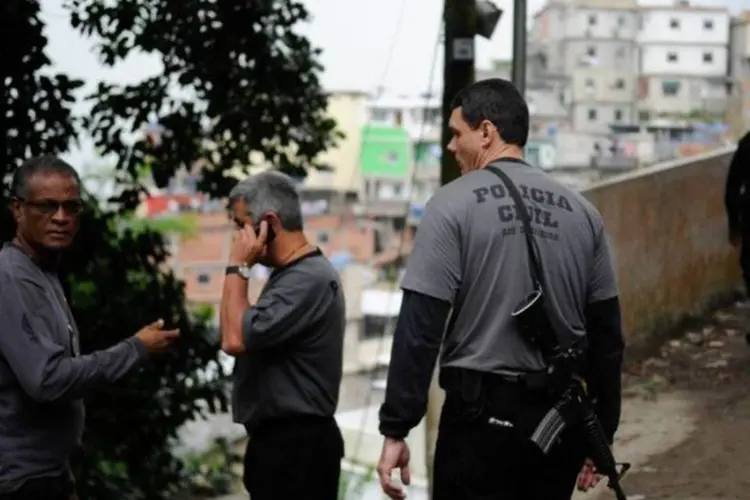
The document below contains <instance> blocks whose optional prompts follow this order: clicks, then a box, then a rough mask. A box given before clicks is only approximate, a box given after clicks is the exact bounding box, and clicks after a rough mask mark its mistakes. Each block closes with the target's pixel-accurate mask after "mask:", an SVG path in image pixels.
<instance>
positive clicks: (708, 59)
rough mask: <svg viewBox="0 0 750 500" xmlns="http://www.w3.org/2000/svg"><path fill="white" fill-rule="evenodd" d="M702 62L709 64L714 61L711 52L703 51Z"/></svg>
mask: <svg viewBox="0 0 750 500" xmlns="http://www.w3.org/2000/svg"><path fill="white" fill-rule="evenodd" d="M703 62H704V63H706V64H710V63H712V62H714V55H713V54H712V53H711V52H704V53H703Z"/></svg>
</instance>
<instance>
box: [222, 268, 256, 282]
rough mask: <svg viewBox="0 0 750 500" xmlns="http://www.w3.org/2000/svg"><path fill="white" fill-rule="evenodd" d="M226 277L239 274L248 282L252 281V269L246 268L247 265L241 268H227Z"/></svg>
mask: <svg viewBox="0 0 750 500" xmlns="http://www.w3.org/2000/svg"><path fill="white" fill-rule="evenodd" d="M224 274H225V275H227V276H229V275H230V274H239V275H240V276H241V277H243V278H245V279H246V280H249V279H250V268H249V267H248V266H246V265H245V264H242V265H240V266H227V268H226V272H225V273H224Z"/></svg>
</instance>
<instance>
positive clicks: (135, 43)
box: [68, 0, 339, 209]
mask: <svg viewBox="0 0 750 500" xmlns="http://www.w3.org/2000/svg"><path fill="white" fill-rule="evenodd" d="M68 6H69V8H70V9H71V12H72V17H71V22H72V24H73V26H74V27H76V28H77V29H78V30H79V31H80V32H81V33H83V34H85V35H87V36H93V37H96V38H98V39H99V40H101V44H100V45H99V50H98V52H99V55H100V57H101V60H102V62H103V63H104V64H107V65H114V64H116V63H117V62H119V61H121V60H122V59H124V58H125V57H127V56H128V55H129V54H131V53H133V52H135V51H143V52H146V53H150V54H155V55H158V56H159V57H160V59H161V63H162V65H163V68H164V71H163V73H162V74H160V75H156V76H153V77H151V78H148V79H146V80H144V81H142V82H139V83H138V84H135V85H128V86H122V85H114V84H105V83H102V84H100V85H99V87H98V89H97V91H96V93H95V95H94V96H93V100H94V102H95V105H94V107H93V110H92V113H91V115H90V119H89V120H87V124H86V125H87V127H88V128H89V129H90V130H91V131H92V133H93V136H94V138H95V141H96V144H97V146H98V147H99V148H100V149H101V150H103V151H105V152H107V153H112V154H114V155H116V156H117V158H118V159H119V161H118V164H117V168H118V169H119V170H121V171H126V172H128V173H130V175H131V176H132V177H133V178H135V177H136V176H137V167H138V166H139V165H141V164H143V163H145V158H146V156H149V157H150V158H149V160H150V165H151V173H152V175H153V177H154V181H155V182H156V184H157V186H159V187H163V186H165V185H166V184H167V182H168V181H169V179H170V178H172V176H173V175H174V173H175V171H176V170H177V169H178V168H181V167H191V166H192V165H193V164H194V163H195V162H196V161H198V160H201V161H202V162H204V167H203V170H202V175H201V182H200V184H199V186H198V187H199V189H200V190H201V191H203V192H206V193H210V194H211V195H213V196H224V195H226V194H227V192H228V190H229V189H230V187H231V184H232V182H233V180H232V179H230V178H227V177H226V176H225V173H226V171H227V170H228V169H230V168H233V167H240V168H242V167H247V166H248V165H250V164H251V162H252V158H251V155H252V154H253V153H256V154H260V155H261V156H262V158H263V159H264V160H265V161H268V162H270V163H271V164H272V165H274V166H275V167H277V168H280V169H282V170H284V171H286V172H288V173H290V174H296V175H303V174H304V172H305V171H306V169H308V168H314V167H322V165H320V164H319V163H318V155H319V153H321V152H322V151H324V150H325V149H327V148H328V147H330V146H332V145H333V144H335V141H336V140H337V139H338V137H339V134H338V132H336V131H335V122H334V121H333V120H331V119H330V118H328V117H327V115H326V106H327V96H326V95H325V93H324V92H323V91H322V89H321V86H320V83H319V80H318V73H319V72H320V70H321V66H320V65H319V64H318V62H317V56H318V53H319V51H318V50H317V49H314V48H313V47H312V46H311V45H310V43H309V42H308V41H307V40H306V39H305V38H304V37H302V36H300V35H298V34H297V33H295V31H294V27H295V25H296V24H297V23H299V22H301V21H306V20H308V17H309V16H308V12H307V11H306V10H305V8H304V6H303V5H302V4H301V3H300V2H298V1H295V0H254V1H248V0H245V1H237V0H217V1H215V2H206V1H200V0H185V1H181V2H175V1H170V0H148V1H146V0H124V1H120V2H109V1H106V0H69V4H68ZM177 90H179V96H178V92H176V91H177ZM153 122H158V123H159V124H160V125H161V126H162V127H163V128H164V129H165V134H164V140H163V141H162V142H161V144H159V145H152V144H150V143H149V142H148V141H139V142H138V143H136V144H135V145H132V144H130V145H129V144H126V143H125V141H124V140H123V132H136V131H139V130H143V129H144V128H145V127H146V126H147V125H148V124H149V123H153ZM120 202H121V204H122V206H123V207H124V208H125V209H131V208H133V207H134V205H136V204H137V202H138V190H137V189H135V188H134V189H129V190H125V191H124V192H123V193H122V195H121V196H120Z"/></svg>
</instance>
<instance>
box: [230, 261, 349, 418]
mask: <svg viewBox="0 0 750 500" xmlns="http://www.w3.org/2000/svg"><path fill="white" fill-rule="evenodd" d="M345 327H346V305H345V302H344V294H343V292H342V288H341V282H340V279H339V275H338V272H337V271H336V269H335V268H334V267H333V265H332V264H331V263H330V262H329V261H328V259H326V258H325V256H323V254H322V253H321V252H320V251H319V250H318V251H315V252H313V253H311V254H308V255H306V256H303V257H301V258H300V259H297V260H295V261H294V262H292V263H290V264H288V265H286V266H284V267H282V268H278V269H276V270H274V272H273V273H271V276H270V277H269V279H268V281H267V282H266V286H265V287H264V289H263V291H262V292H261V295H260V297H259V298H258V302H257V303H256V304H255V305H253V306H252V307H251V308H250V309H248V310H247V312H246V313H245V316H244V318H243V334H244V337H245V350H246V353H245V354H244V355H242V356H238V357H237V358H236V361H235V365H234V386H233V390H232V412H233V415H234V421H235V422H237V423H240V424H244V425H246V426H247V427H249V428H252V427H253V426H255V425H256V424H257V423H258V422H259V421H261V420H265V419H269V418H279V417H293V416H301V415H317V416H326V417H329V416H333V414H334V413H335V411H336V406H337V405H338V399H339V388H340V385H341V376H342V369H343V355H344V330H345Z"/></svg>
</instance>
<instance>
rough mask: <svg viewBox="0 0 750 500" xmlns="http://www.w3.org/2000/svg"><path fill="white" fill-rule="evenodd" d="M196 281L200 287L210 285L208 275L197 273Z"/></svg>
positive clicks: (209, 276)
mask: <svg viewBox="0 0 750 500" xmlns="http://www.w3.org/2000/svg"><path fill="white" fill-rule="evenodd" d="M197 280H198V284H200V285H208V284H209V283H211V275H210V274H208V273H198V277H197Z"/></svg>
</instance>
